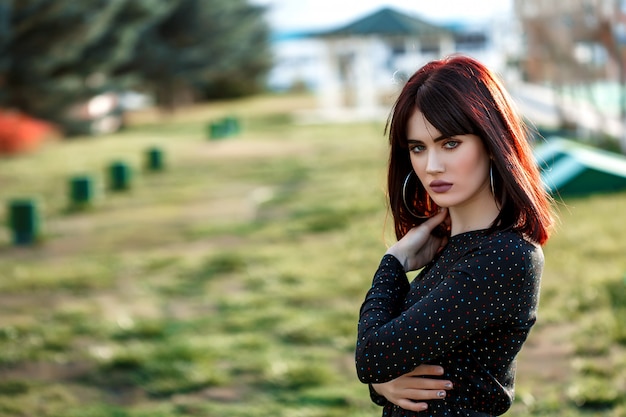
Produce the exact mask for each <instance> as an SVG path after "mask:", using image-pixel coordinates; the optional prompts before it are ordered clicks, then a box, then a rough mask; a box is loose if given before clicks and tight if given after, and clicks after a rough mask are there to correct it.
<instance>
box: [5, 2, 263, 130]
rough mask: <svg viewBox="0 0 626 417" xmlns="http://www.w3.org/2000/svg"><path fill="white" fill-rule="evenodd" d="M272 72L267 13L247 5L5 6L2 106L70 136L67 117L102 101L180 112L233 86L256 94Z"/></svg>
mask: <svg viewBox="0 0 626 417" xmlns="http://www.w3.org/2000/svg"><path fill="white" fill-rule="evenodd" d="M270 64H271V62H270V54H269V30H268V28H267V25H266V24H265V22H264V20H263V9H262V8H259V7H256V6H251V5H248V4H247V2H246V0H80V1H76V0H0V107H5V108H15V109H19V110H22V111H24V112H26V113H28V114H31V115H33V116H36V117H40V118H43V119H47V120H52V121H55V122H57V123H60V124H61V125H62V126H63V127H65V128H67V129H68V130H69V131H70V132H71V131H72V120H71V118H70V117H69V114H68V108H69V107H70V106H72V105H73V104H75V103H79V102H81V101H84V100H85V99H87V98H89V97H91V96H93V95H94V94H97V93H99V92H104V91H116V90H120V89H125V88H131V87H132V88H143V89H144V90H145V91H146V92H149V93H154V94H155V96H156V97H157V98H158V101H159V102H160V103H161V104H163V105H167V106H173V105H175V104H176V102H177V100H176V97H177V96H178V95H179V94H177V92H186V91H187V92H188V91H195V92H198V93H200V94H197V95H198V96H199V97H200V98H202V97H204V96H205V93H206V92H207V91H209V90H208V87H209V86H210V85H211V84H213V85H214V84H216V83H218V82H220V81H222V82H221V85H226V83H225V82H223V80H228V79H235V80H237V81H238V82H239V83H240V85H241V86H242V87H241V88H242V89H243V90H244V91H250V90H251V89H253V88H255V87H256V86H258V85H259V83H258V81H259V79H261V78H262V77H263V76H264V75H265V73H266V72H267V70H268V69H269V67H270ZM231 77H233V78H231ZM234 77H236V78H234ZM218 92H219V94H220V95H222V94H223V91H221V90H218Z"/></svg>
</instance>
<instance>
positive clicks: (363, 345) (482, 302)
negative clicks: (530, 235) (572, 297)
mask: <svg viewBox="0 0 626 417" xmlns="http://www.w3.org/2000/svg"><path fill="white" fill-rule="evenodd" d="M530 258H531V256H530V253H528V251H527V250H522V249H521V248H520V247H509V246H508V245H503V246H502V247H501V248H500V247H497V248H495V249H494V248H493V247H489V246H487V247H484V246H483V247H480V246H479V247H476V248H473V249H472V250H471V251H468V252H466V253H464V254H463V256H462V257H461V258H459V259H456V260H455V261H454V263H453V265H451V266H450V267H449V268H443V269H442V270H441V271H439V270H438V269H437V268H433V271H431V272H430V273H431V274H434V275H437V274H438V273H440V274H441V275H440V276H434V277H431V279H433V280H435V281H436V285H434V286H433V288H432V289H430V290H429V291H428V292H427V293H426V294H424V296H423V297H420V298H419V299H418V300H417V301H416V302H415V303H414V304H412V305H410V306H408V307H407V308H406V309H405V310H404V311H401V302H400V300H399V297H400V296H401V295H402V294H406V292H407V290H406V286H407V285H408V283H406V275H405V274H404V271H403V270H402V266H401V265H400V263H399V262H398V261H397V260H395V258H393V257H391V259H389V256H385V257H384V258H383V261H382V262H381V265H380V267H379V269H378V271H377V272H376V274H375V276H374V281H373V285H372V288H371V289H370V291H369V292H368V294H367V296H366V298H365V301H364V303H363V305H362V307H361V314H360V320H359V326H358V340H357V349H356V362H357V374H358V376H359V379H360V380H361V381H362V382H364V383H379V382H386V381H389V380H391V379H394V378H397V377H398V376H400V375H403V374H405V373H407V372H409V371H411V370H413V369H414V368H415V367H416V366H418V365H420V364H422V363H429V362H431V361H433V360H435V359H436V358H438V357H440V356H442V355H444V354H445V353H446V352H450V351H451V350H452V349H453V348H454V347H455V346H456V345H458V344H459V343H462V342H464V341H467V340H468V339H469V338H471V337H472V336H473V335H476V334H478V333H480V332H482V331H483V330H485V329H486V328H488V327H490V326H494V325H496V324H498V323H502V322H504V321H511V322H512V323H513V322H514V321H515V319H514V318H517V320H518V323H517V324H516V326H520V328H525V330H524V331H528V329H529V328H530V326H532V324H533V323H534V312H535V308H536V296H537V292H538V286H537V285H536V283H537V282H538V276H536V273H535V272H537V271H538V273H539V274H540V272H541V267H542V262H539V263H538V264H537V265H534V264H533V262H532V261H531V259H530ZM541 260H542V259H541ZM535 264H536V262H535ZM520 306H522V307H520ZM520 310H524V311H523V312H521V313H520Z"/></svg>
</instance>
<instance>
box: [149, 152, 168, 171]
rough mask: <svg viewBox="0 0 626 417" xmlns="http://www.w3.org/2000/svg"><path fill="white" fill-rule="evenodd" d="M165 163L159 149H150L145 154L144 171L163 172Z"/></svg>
mask: <svg viewBox="0 0 626 417" xmlns="http://www.w3.org/2000/svg"><path fill="white" fill-rule="evenodd" d="M164 168H165V161H164V156H163V151H162V150H161V149H159V148H150V149H148V151H147V152H146V169H147V170H148V171H163V169H164Z"/></svg>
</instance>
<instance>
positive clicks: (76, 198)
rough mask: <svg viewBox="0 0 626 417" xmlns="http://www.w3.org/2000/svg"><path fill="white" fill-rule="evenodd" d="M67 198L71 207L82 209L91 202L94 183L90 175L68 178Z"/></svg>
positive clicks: (93, 193)
mask: <svg viewBox="0 0 626 417" xmlns="http://www.w3.org/2000/svg"><path fill="white" fill-rule="evenodd" d="M69 189H70V190H69V191H70V192H69V198H70V208H71V209H82V208H86V207H88V206H90V205H92V204H93V200H94V195H95V192H94V185H93V179H92V178H91V177H90V176H87V175H84V176H77V177H73V178H70V181H69Z"/></svg>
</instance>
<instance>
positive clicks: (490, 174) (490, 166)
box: [489, 164, 496, 198]
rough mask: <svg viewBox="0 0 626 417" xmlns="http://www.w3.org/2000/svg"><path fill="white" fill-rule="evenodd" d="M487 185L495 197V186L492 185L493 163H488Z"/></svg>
mask: <svg viewBox="0 0 626 417" xmlns="http://www.w3.org/2000/svg"><path fill="white" fill-rule="evenodd" d="M489 185H490V186H491V194H493V198H496V187H494V185H493V165H492V164H489Z"/></svg>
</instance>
